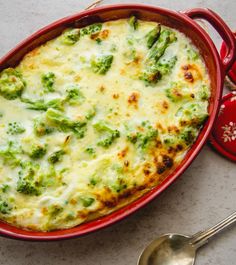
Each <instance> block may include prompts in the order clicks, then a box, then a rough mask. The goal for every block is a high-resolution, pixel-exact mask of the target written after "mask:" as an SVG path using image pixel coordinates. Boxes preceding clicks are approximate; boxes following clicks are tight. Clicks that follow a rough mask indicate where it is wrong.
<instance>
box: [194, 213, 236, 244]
mask: <svg viewBox="0 0 236 265" xmlns="http://www.w3.org/2000/svg"><path fill="white" fill-rule="evenodd" d="M235 222H236V212H234V213H232V214H231V215H230V216H228V217H226V218H225V219H224V220H222V221H221V222H219V223H218V224H216V225H215V226H213V227H211V228H209V229H207V230H205V231H201V232H198V233H196V234H195V235H193V236H192V237H191V239H190V243H191V244H192V245H193V246H194V247H195V248H196V249H198V248H199V247H201V246H203V245H204V244H206V243H208V240H209V239H210V238H211V237H212V236H214V235H216V234H218V233H219V232H221V231H222V230H223V229H225V228H226V227H228V226H230V225H232V224H233V223H235Z"/></svg>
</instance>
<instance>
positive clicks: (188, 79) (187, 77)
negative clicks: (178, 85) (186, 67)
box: [184, 72, 194, 83]
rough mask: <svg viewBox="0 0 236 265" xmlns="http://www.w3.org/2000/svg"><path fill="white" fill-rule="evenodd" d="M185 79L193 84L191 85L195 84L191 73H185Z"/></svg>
mask: <svg viewBox="0 0 236 265" xmlns="http://www.w3.org/2000/svg"><path fill="white" fill-rule="evenodd" d="M184 78H185V80H186V81H188V82H191V83H193V81H194V78H193V75H192V73H191V72H185V73H184Z"/></svg>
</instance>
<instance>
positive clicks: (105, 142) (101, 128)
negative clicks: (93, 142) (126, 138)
mask: <svg viewBox="0 0 236 265" xmlns="http://www.w3.org/2000/svg"><path fill="white" fill-rule="evenodd" d="M93 127H94V129H95V130H96V131H97V132H99V133H100V134H104V138H103V139H101V140H100V141H98V142H97V145H98V146H102V147H104V148H108V147H109V146H110V145H111V144H112V143H113V142H114V141H115V140H116V139H117V138H119V137H120V132H119V131H118V130H116V129H113V128H111V127H110V125H109V124H108V123H106V122H105V121H99V122H97V123H95V124H93Z"/></svg>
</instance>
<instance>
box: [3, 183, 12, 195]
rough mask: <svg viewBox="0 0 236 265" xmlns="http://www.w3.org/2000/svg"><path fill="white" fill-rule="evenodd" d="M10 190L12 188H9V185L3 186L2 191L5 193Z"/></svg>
mask: <svg viewBox="0 0 236 265" xmlns="http://www.w3.org/2000/svg"><path fill="white" fill-rule="evenodd" d="M9 189H10V186H9V185H8V184H3V185H2V186H1V191H2V192H3V193H6V192H8V190H9Z"/></svg>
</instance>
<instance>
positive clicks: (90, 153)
mask: <svg viewBox="0 0 236 265" xmlns="http://www.w3.org/2000/svg"><path fill="white" fill-rule="evenodd" d="M85 152H86V153H87V154H89V155H91V156H94V155H95V153H96V151H95V149H94V148H92V147H87V148H86V149H85Z"/></svg>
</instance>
